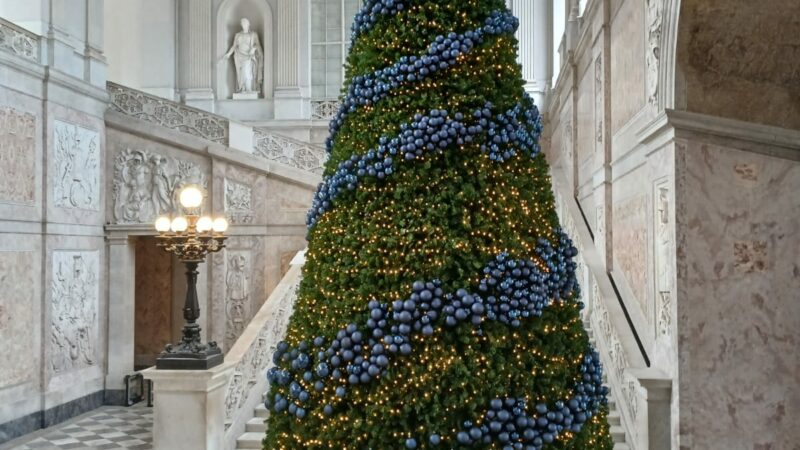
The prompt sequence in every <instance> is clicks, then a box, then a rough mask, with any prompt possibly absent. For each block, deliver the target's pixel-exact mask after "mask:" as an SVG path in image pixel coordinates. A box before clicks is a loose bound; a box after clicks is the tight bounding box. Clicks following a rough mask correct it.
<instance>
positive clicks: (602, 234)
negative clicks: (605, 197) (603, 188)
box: [594, 205, 606, 265]
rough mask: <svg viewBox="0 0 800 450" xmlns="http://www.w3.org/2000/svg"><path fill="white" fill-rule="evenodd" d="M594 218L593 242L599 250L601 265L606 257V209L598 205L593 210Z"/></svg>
mask: <svg viewBox="0 0 800 450" xmlns="http://www.w3.org/2000/svg"><path fill="white" fill-rule="evenodd" d="M594 220H595V233H594V242H595V248H597V251H598V252H600V256H601V257H602V260H603V265H605V260H606V259H605V258H606V210H605V206H603V205H599V206H598V207H597V208H596V209H595V212H594Z"/></svg>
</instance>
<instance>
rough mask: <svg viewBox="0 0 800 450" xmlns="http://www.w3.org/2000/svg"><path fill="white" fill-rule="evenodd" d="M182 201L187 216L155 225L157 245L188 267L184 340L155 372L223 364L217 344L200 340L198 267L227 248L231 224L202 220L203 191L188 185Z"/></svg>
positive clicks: (158, 363)
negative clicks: (210, 255)
mask: <svg viewBox="0 0 800 450" xmlns="http://www.w3.org/2000/svg"><path fill="white" fill-rule="evenodd" d="M180 202H181V205H182V206H183V209H184V212H185V213H186V214H185V215H178V216H176V217H174V218H172V219H170V218H169V217H166V216H162V217H159V218H158V219H157V220H156V223H155V226H156V231H158V233H159V234H158V237H157V239H158V246H159V247H160V248H162V249H164V250H165V251H167V252H170V253H173V254H175V255H176V256H177V257H178V259H180V260H181V261H182V262H183V263H184V264H185V265H186V283H187V286H186V303H185V305H184V306H183V318H184V319H185V320H186V324H185V325H184V327H183V338H182V339H181V342H180V343H178V344H169V345H167V347H166V348H165V349H164V352H162V353H161V355H160V356H159V357H158V359H157V360H156V369H172V370H206V369H210V368H212V367H214V366H217V365H219V364H222V351H221V350H220V349H219V347H217V343H216V342H209V343H208V344H204V343H202V342H201V340H200V325H198V324H197V319H198V318H199V317H200V304H199V303H198V300H197V274H198V272H197V266H198V265H199V264H200V263H202V262H203V261H205V259H206V255H207V254H209V253H216V252H218V251H220V250H222V249H223V248H224V247H225V244H224V242H225V239H227V238H226V237H225V236H224V233H225V231H227V229H228V221H227V220H225V218H224V217H218V218H216V219H212V218H211V217H208V216H204V217H200V216H199V212H200V205H201V204H202V203H203V191H202V190H200V188H198V187H196V186H187V187H185V188H183V190H182V191H181V192H180Z"/></svg>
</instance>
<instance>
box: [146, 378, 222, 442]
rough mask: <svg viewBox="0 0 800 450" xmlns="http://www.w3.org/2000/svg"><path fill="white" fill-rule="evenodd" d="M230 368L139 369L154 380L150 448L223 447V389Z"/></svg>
mask: <svg viewBox="0 0 800 450" xmlns="http://www.w3.org/2000/svg"><path fill="white" fill-rule="evenodd" d="M233 368H234V366H233V365H232V364H222V365H221V366H217V367H214V368H213V369H210V370H156V369H147V370H145V371H144V372H142V373H143V374H144V377H145V378H146V379H148V380H152V382H153V396H154V408H155V410H154V413H153V450H223V448H224V445H223V439H224V437H225V388H226V386H227V385H228V381H229V378H230V376H231V375H232V374H233Z"/></svg>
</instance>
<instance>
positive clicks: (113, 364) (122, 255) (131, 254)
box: [106, 235, 136, 390]
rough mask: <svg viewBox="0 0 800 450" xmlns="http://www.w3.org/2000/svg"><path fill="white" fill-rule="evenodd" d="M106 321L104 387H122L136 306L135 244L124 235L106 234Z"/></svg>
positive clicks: (130, 364)
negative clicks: (106, 350) (107, 275)
mask: <svg viewBox="0 0 800 450" xmlns="http://www.w3.org/2000/svg"><path fill="white" fill-rule="evenodd" d="M108 265H109V268H111V270H109V286H110V288H109V298H108V302H109V306H108V311H109V314H108V316H109V324H108V350H109V351H108V369H107V372H106V373H107V376H106V389H108V390H120V389H124V388H125V383H124V377H125V375H129V374H130V373H132V372H133V361H134V356H135V355H134V339H133V336H134V327H135V324H136V322H135V320H134V319H133V318H134V314H135V310H136V286H135V282H136V280H135V276H134V275H135V266H136V247H135V242H133V241H132V240H131V239H130V238H129V237H128V236H127V235H124V236H112V237H109V238H108Z"/></svg>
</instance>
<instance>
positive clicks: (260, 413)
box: [256, 403, 269, 419]
mask: <svg viewBox="0 0 800 450" xmlns="http://www.w3.org/2000/svg"><path fill="white" fill-rule="evenodd" d="M256 417H260V418H262V419H266V418H269V410H268V409H267V407H266V406H264V404H263V403H260V404H259V405H258V406H256Z"/></svg>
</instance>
